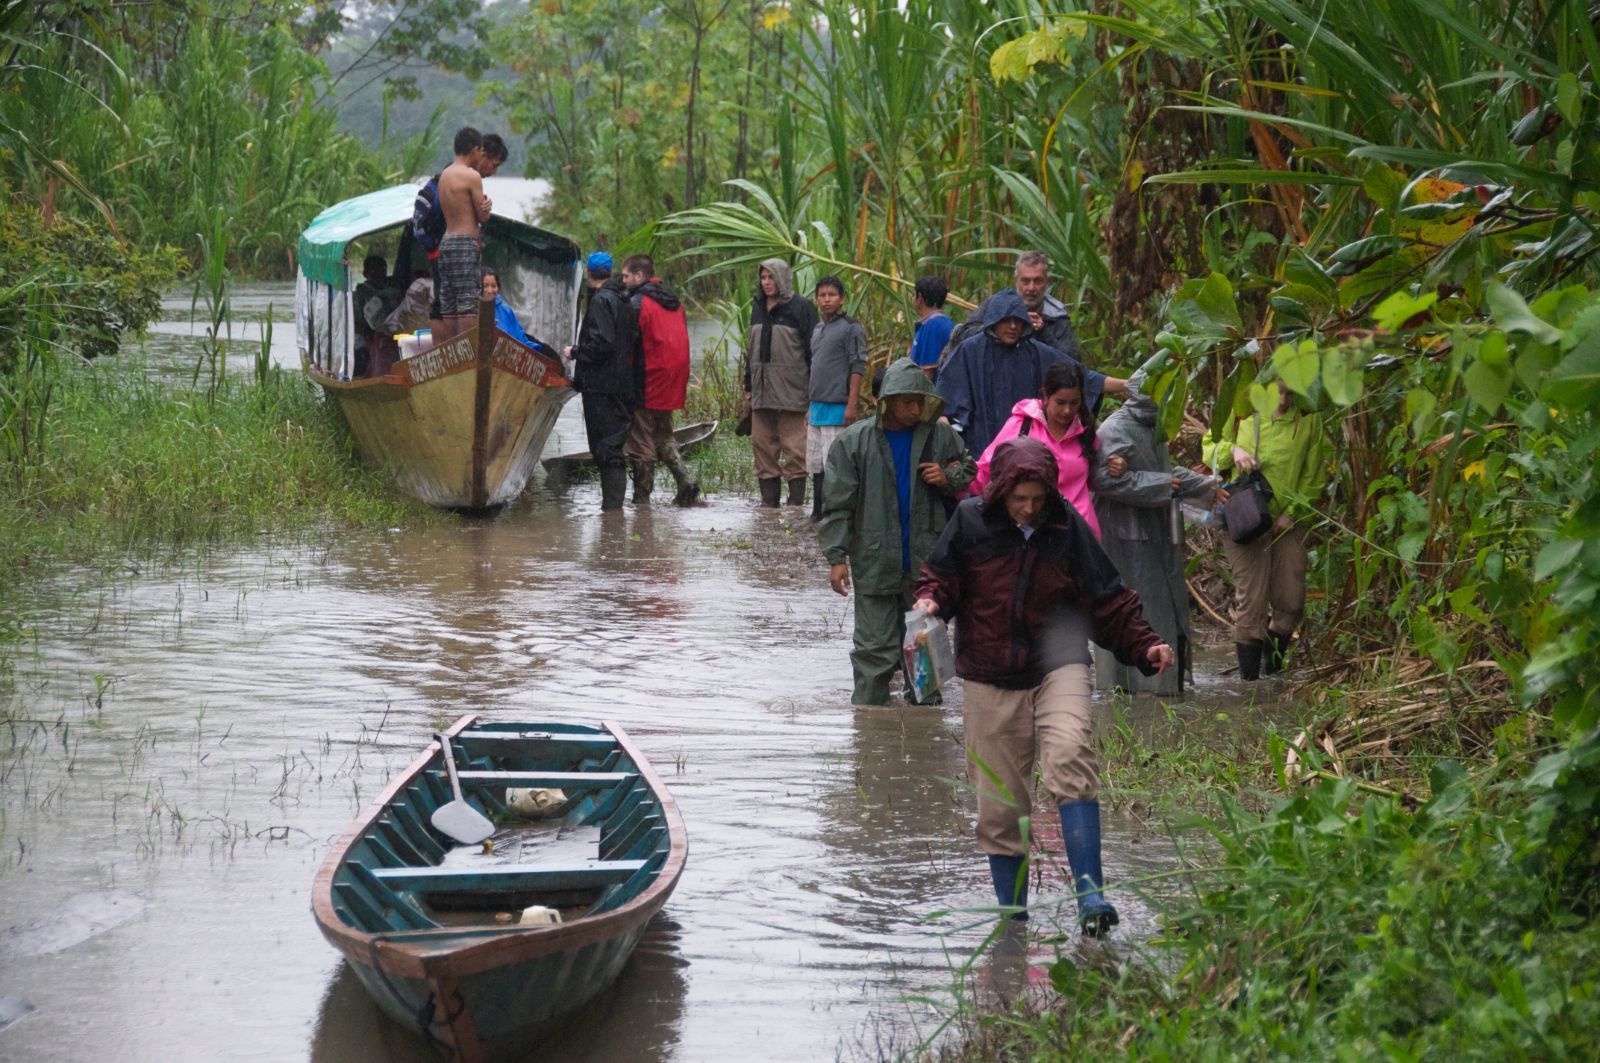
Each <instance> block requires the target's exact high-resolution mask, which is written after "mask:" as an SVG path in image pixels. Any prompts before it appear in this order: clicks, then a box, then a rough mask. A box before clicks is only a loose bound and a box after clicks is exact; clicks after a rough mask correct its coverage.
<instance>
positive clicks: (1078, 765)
mask: <svg viewBox="0 0 1600 1063" xmlns="http://www.w3.org/2000/svg"><path fill="white" fill-rule="evenodd" d="M919 375H920V374H919ZM989 467H990V471H991V473H992V477H991V479H990V481H989V486H988V488H987V489H986V490H985V491H984V494H983V497H982V498H969V499H966V500H964V501H963V502H962V503H961V504H960V505H959V506H957V507H956V512H955V515H954V516H953V517H951V518H950V522H949V524H947V525H946V526H945V529H944V532H943V534H941V535H940V536H939V542H938V543H937V544H936V545H935V546H934V548H933V552H932V554H930V555H929V557H928V560H927V562H926V563H925V564H924V565H923V566H922V572H921V576H920V577H919V578H918V580H917V582H916V606H915V607H916V608H917V609H919V610H921V611H922V612H925V613H927V614H929V615H932V616H940V617H945V618H947V619H954V620H955V621H956V674H957V675H959V676H960V677H961V679H962V683H963V688H964V693H965V704H964V707H963V710H962V719H963V726H964V732H963V733H964V735H965V741H966V746H967V758H968V762H969V776H970V777H971V780H972V784H973V787H974V788H975V789H976V790H977V791H978V846H979V848H981V849H982V850H983V851H984V852H985V853H986V854H988V857H989V874H990V877H991V878H992V879H993V882H994V892H995V899H996V900H997V901H998V902H999V903H1000V904H1001V905H1002V906H1003V907H1007V908H1018V909H1023V911H1022V912H1018V913H1016V915H1017V917H1018V918H1022V917H1025V911H1026V908H1027V904H1028V876H1027V870H1028V869H1027V859H1028V849H1027V839H1025V838H1024V837H1023V833H1022V827H1021V825H1020V822H1019V821H1020V819H1021V818H1022V817H1030V820H1031V817H1032V815H1033V776H1034V772H1033V769H1034V762H1035V760H1036V759H1037V760H1038V762H1039V764H1040V767H1041V769H1042V770H1041V775H1042V779H1043V783H1044V787H1045V789H1046V790H1047V791H1049V793H1050V797H1051V800H1052V801H1053V802H1054V803H1055V804H1056V805H1057V808H1058V811H1059V813H1060V816H1061V834H1062V838H1063V839H1064V840H1065V842H1066V850H1067V862H1068V863H1069V864H1070V865H1071V868H1072V881H1073V884H1074V887H1075V892H1076V893H1077V895H1078V919H1079V926H1080V928H1081V929H1082V930H1083V932H1084V934H1085V935H1088V936H1097V935H1099V934H1102V933H1104V932H1105V931H1106V930H1107V929H1108V928H1110V927H1112V926H1115V925H1116V923H1117V910H1116V909H1115V908H1114V907H1112V905H1111V903H1110V902H1109V901H1107V900H1106V899H1105V895H1104V893H1103V892H1102V891H1103V889H1104V886H1105V878H1104V875H1103V874H1102V872H1101V867H1100V803H1099V801H1098V800H1097V798H1096V794H1097V792H1098V790H1099V786H1100V771H1099V765H1098V763H1097V762H1096V758H1095V754H1094V749H1093V747H1092V746H1091V745H1090V744H1089V708H1090V696H1091V687H1090V683H1089V638H1090V636H1091V635H1092V636H1093V638H1094V640H1095V641H1096V642H1098V643H1099V644H1100V645H1102V646H1104V647H1106V648H1107V649H1109V650H1111V651H1112V652H1113V653H1115V654H1116V656H1117V659H1118V660H1120V661H1122V662H1124V663H1126V664H1131V665H1134V666H1135V667H1137V668H1138V669H1139V670H1140V671H1141V672H1143V673H1145V674H1146V675H1153V674H1156V673H1158V672H1161V671H1163V670H1165V669H1166V668H1169V667H1171V665H1172V663H1173V659H1174V658H1173V652H1172V647H1171V646H1168V645H1167V644H1166V643H1164V642H1162V641H1161V637H1160V636H1159V635H1157V634H1156V633H1155V632H1154V631H1152V630H1151V628H1150V625H1149V624H1147V623H1145V621H1144V617H1143V616H1142V615H1141V612H1140V608H1139V596H1138V595H1137V594H1135V593H1134V592H1133V591H1131V590H1129V589H1128V588H1127V587H1125V586H1123V583H1122V580H1121V578H1120V577H1119V576H1118V575H1117V569H1116V566H1115V565H1113V564H1112V563H1111V559H1110V558H1109V557H1107V556H1106V553H1105V551H1104V550H1102V549H1101V548H1100V544H1099V542H1098V541H1096V539H1095V537H1094V533H1093V532H1091V531H1090V530H1089V526H1088V525H1087V524H1085V523H1084V520H1083V518H1082V517H1080V516H1078V514H1077V511H1076V510H1074V509H1073V508H1072V507H1071V506H1069V505H1067V503H1066V502H1065V501H1063V500H1062V498H1061V492H1060V490H1058V489H1057V487H1056V481H1057V478H1058V475H1059V474H1058V473H1057V470H1056V460H1055V458H1054V457H1053V456H1052V455H1051V453H1050V448H1048V447H1046V446H1045V445H1044V444H1043V443H1041V442H1040V441H1039V440H1037V439H1031V438H1027V437H1023V438H1018V439H1010V440H1007V441H1006V442H1004V443H1002V444H1001V445H1000V446H998V447H996V448H995V451H994V456H993V459H992V461H991V463H990V466H989Z"/></svg>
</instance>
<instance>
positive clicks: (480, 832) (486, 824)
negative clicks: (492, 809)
mask: <svg viewBox="0 0 1600 1063" xmlns="http://www.w3.org/2000/svg"><path fill="white" fill-rule="evenodd" d="M433 827H434V829H435V830H437V831H438V832H439V833H440V834H443V835H445V836H446V837H448V838H454V839H455V840H456V841H458V842H460V843H461V844H462V845H477V844H478V843H479V842H481V841H484V840H485V839H487V838H491V837H493V836H494V824H493V823H492V822H490V820H489V817H488V816H485V815H484V814H483V813H482V812H479V811H478V810H477V809H475V808H473V807H472V806H471V805H469V804H467V803H466V802H465V801H451V802H450V803H449V804H444V805H440V806H439V807H438V808H437V809H435V810H434V813H433Z"/></svg>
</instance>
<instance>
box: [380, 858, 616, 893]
mask: <svg viewBox="0 0 1600 1063" xmlns="http://www.w3.org/2000/svg"><path fill="white" fill-rule="evenodd" d="M644 866H645V861H643V860H591V861H588V862H585V863H581V864H560V865H534V864H503V865H501V866H499V867H463V868H453V867H452V868H445V867H384V868H378V869H376V870H374V871H373V872H372V873H373V875H374V876H375V877H376V878H377V879H378V880H379V881H380V882H383V883H384V884H385V885H387V886H390V887H392V888H394V889H397V890H408V891H414V892H421V893H512V892H526V891H529V890H576V889H590V888H595V887H601V886H614V885H618V884H620V883H623V882H627V881H628V879H630V878H632V877H633V876H634V874H636V873H637V872H638V871H639V869H640V868H642V867H644Z"/></svg>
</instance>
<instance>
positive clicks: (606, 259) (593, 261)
mask: <svg viewBox="0 0 1600 1063" xmlns="http://www.w3.org/2000/svg"><path fill="white" fill-rule="evenodd" d="M587 265H588V267H589V270H590V271H591V272H593V273H610V272H611V252H609V251H595V252H593V253H591V254H590V255H589V261H588V263H587Z"/></svg>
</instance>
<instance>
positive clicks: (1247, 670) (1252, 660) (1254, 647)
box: [1233, 639, 1262, 683]
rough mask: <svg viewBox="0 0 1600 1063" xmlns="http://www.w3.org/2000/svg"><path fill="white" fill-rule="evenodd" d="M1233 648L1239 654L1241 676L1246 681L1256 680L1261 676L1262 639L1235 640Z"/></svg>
mask: <svg viewBox="0 0 1600 1063" xmlns="http://www.w3.org/2000/svg"><path fill="white" fill-rule="evenodd" d="M1233 648H1234V650H1235V651H1237V652H1238V654H1239V678H1240V679H1243V680H1245V681H1246V682H1251V683H1253V682H1255V681H1256V680H1257V679H1260V678H1261V650H1262V644H1261V640H1260V639H1256V640H1255V641H1253V642H1235V643H1234V644H1233Z"/></svg>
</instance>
